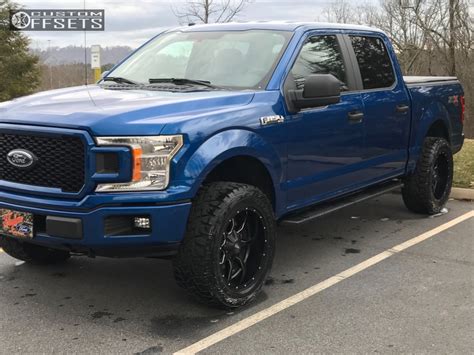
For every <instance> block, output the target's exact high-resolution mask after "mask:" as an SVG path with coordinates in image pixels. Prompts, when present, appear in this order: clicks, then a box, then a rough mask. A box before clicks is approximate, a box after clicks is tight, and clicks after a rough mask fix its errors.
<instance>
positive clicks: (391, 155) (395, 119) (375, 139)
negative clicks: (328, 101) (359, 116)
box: [345, 34, 411, 181]
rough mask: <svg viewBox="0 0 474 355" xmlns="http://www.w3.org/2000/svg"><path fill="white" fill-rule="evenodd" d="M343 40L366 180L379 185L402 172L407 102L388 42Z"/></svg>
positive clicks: (365, 36)
mask: <svg viewBox="0 0 474 355" xmlns="http://www.w3.org/2000/svg"><path fill="white" fill-rule="evenodd" d="M345 40H346V43H347V46H348V48H349V51H350V52H351V55H352V56H353V63H354V67H355V68H354V71H355V74H356V76H357V77H358V87H359V90H360V93H361V98H362V102H363V105H364V133H365V149H364V154H363V156H362V157H363V160H364V161H365V164H366V166H367V169H366V173H367V178H368V179H370V180H371V181H372V180H373V181H379V180H384V179H388V178H390V177H394V176H397V175H400V174H402V173H403V172H404V170H405V165H406V162H407V157H408V144H409V134H410V119H411V117H410V112H411V111H410V106H409V105H410V98H409V96H408V92H407V89H406V86H405V83H404V82H403V80H401V79H400V78H402V75H401V72H400V68H399V66H398V63H397V62H396V60H395V58H391V56H390V53H393V49H392V47H391V44H390V42H389V40H388V39H387V38H386V37H385V36H383V35H381V34H380V35H377V34H370V35H368V34H349V35H347V36H345Z"/></svg>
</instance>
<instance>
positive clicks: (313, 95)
mask: <svg viewBox="0 0 474 355" xmlns="http://www.w3.org/2000/svg"><path fill="white" fill-rule="evenodd" d="M288 94H289V99H290V100H291V103H292V105H293V107H294V108H295V109H296V110H301V109H304V108H312V107H321V106H327V105H331V104H337V103H338V102H340V101H341V82H340V81H339V80H338V79H337V78H336V77H335V76H334V75H332V74H312V75H309V76H308V77H307V78H306V79H305V83H304V88H303V89H299V90H289V92H288Z"/></svg>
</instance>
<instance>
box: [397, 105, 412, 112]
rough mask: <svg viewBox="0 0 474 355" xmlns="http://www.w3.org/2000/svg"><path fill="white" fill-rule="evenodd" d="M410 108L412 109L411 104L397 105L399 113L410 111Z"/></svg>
mask: <svg viewBox="0 0 474 355" xmlns="http://www.w3.org/2000/svg"><path fill="white" fill-rule="evenodd" d="M409 109H410V106H408V105H397V112H399V113H405V112H408V110H409Z"/></svg>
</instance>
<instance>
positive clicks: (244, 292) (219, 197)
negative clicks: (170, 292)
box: [174, 182, 275, 308]
mask: <svg viewBox="0 0 474 355" xmlns="http://www.w3.org/2000/svg"><path fill="white" fill-rule="evenodd" d="M274 250H275V221H274V217H273V209H272V206H271V204H270V201H268V198H267V197H266V196H265V195H264V194H263V193H262V192H261V191H260V190H259V189H257V188H255V187H253V186H249V185H244V184H237V183H228V182H217V183H212V184H209V185H206V186H204V187H203V188H202V189H201V191H200V192H199V194H198V196H197V198H196V200H195V201H194V203H193V207H192V211H191V216H190V219H189V222H188V229H187V234H186V237H185V239H184V241H183V244H182V246H181V248H180V251H179V254H178V256H177V257H176V259H175V260H174V270H175V276H176V280H177V282H178V284H179V285H180V286H182V287H184V288H185V289H186V290H188V291H189V292H190V293H192V294H193V295H194V296H195V297H196V298H197V299H198V300H200V301H202V302H205V303H207V304H211V305H216V306H220V307H225V308H236V307H239V306H243V305H244V304H247V303H249V302H250V301H252V300H253V299H254V298H255V297H256V296H257V294H258V293H259V291H260V290H261V288H262V286H263V284H264V281H265V279H266V277H267V275H268V273H269V272H270V269H271V266H272V261H273V255H274Z"/></svg>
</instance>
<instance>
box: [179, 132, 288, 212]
mask: <svg viewBox="0 0 474 355" xmlns="http://www.w3.org/2000/svg"><path fill="white" fill-rule="evenodd" d="M237 156H249V157H253V158H255V159H258V160H259V161H260V162H261V163H262V164H263V165H264V166H265V167H266V169H267V171H268V172H269V175H270V177H271V179H272V181H273V187H274V191H275V199H276V201H275V202H276V206H277V211H278V210H279V207H280V205H281V201H282V199H281V192H280V183H281V182H282V181H283V169H282V162H281V158H280V156H279V155H278V153H277V152H276V150H275V149H274V148H273V147H272V145H271V144H270V143H268V142H266V141H265V140H264V139H263V137H261V136H259V135H258V134H256V133H255V132H253V131H250V130H244V129H232V130H226V131H222V132H219V133H217V134H215V135H213V136H212V137H210V138H209V139H207V140H206V141H204V143H202V144H201V145H200V146H199V148H198V149H197V150H196V151H195V152H194V153H193V154H192V156H191V157H190V158H189V159H188V161H187V162H186V165H185V167H184V178H185V179H186V180H187V181H190V182H191V181H192V187H191V193H192V195H193V196H195V195H196V193H197V191H198V189H199V188H200V186H201V185H202V183H203V181H204V180H205V178H206V177H207V175H208V174H209V173H210V172H211V171H212V170H213V169H214V168H215V167H217V166H218V165H219V164H220V163H222V162H223V161H225V160H227V159H230V158H233V157H237Z"/></svg>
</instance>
